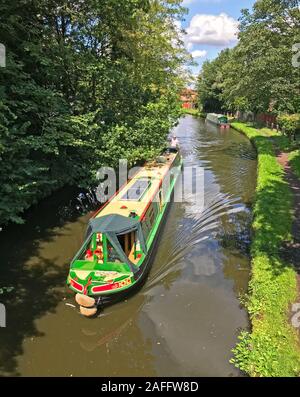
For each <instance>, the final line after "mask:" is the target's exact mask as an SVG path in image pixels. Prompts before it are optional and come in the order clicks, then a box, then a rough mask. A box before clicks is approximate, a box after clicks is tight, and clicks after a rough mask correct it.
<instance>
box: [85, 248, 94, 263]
mask: <svg viewBox="0 0 300 397" xmlns="http://www.w3.org/2000/svg"><path fill="white" fill-rule="evenodd" d="M85 259H86V260H87V261H92V260H93V251H92V250H91V249H90V248H88V249H87V250H86V253H85Z"/></svg>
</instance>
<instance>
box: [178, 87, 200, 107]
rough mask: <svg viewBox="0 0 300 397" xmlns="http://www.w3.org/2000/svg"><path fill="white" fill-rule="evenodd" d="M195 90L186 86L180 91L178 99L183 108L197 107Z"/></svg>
mask: <svg viewBox="0 0 300 397" xmlns="http://www.w3.org/2000/svg"><path fill="white" fill-rule="evenodd" d="M197 99H198V96H197V91H195V90H192V89H191V88H186V89H184V90H183V91H182V92H181V95H180V100H181V102H182V107H183V108H184V109H195V108H196V107H197V105H198V104H197Z"/></svg>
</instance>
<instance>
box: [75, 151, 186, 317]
mask: <svg viewBox="0 0 300 397" xmlns="http://www.w3.org/2000/svg"><path fill="white" fill-rule="evenodd" d="M181 168H182V158H181V155H180V151H179V150H178V149H176V148H169V149H167V150H166V151H164V153H163V154H162V155H161V156H159V157H158V158H157V159H156V160H155V161H152V162H148V163H146V164H145V165H144V166H143V167H141V168H139V170H138V172H137V173H136V174H135V175H134V176H133V177H132V178H131V179H129V180H128V181H127V183H126V185H125V186H124V187H122V188H121V189H120V190H119V191H118V192H117V193H116V194H115V195H114V196H113V197H112V198H111V199H110V200H109V201H108V202H107V203H106V204H104V206H103V207H101V208H100V209H99V210H98V211H97V212H96V213H95V214H94V216H93V217H92V218H91V219H90V221H89V223H88V226H87V232H86V237H85V241H84V243H83V245H82V247H81V248H80V250H79V251H78V253H77V254H76V255H75V257H74V259H73V260H72V262H71V265H70V271H69V275H68V279H67V285H68V286H69V288H70V289H71V290H72V291H74V292H75V293H76V297H75V299H76V302H77V303H78V304H79V305H80V311H81V313H82V314H83V315H86V316H93V315H94V314H96V312H97V307H98V306H100V305H101V304H102V302H103V301H107V300H110V299H109V298H112V297H116V296H117V295H118V294H122V296H123V295H124V293H127V292H129V290H131V289H133V288H134V287H135V286H136V285H138V284H139V283H141V282H142V280H143V279H145V276H146V275H147V273H148V271H149V269H150V266H151V260H150V259H151V253H152V251H153V248H154V245H155V243H156V241H157V239H158V231H159V229H160V226H161V225H162V223H163V219H164V215H165V214H166V210H167V207H168V205H169V203H170V201H171V196H172V193H173V191H174V186H175V183H176V180H177V179H178V177H179V175H180V174H181Z"/></svg>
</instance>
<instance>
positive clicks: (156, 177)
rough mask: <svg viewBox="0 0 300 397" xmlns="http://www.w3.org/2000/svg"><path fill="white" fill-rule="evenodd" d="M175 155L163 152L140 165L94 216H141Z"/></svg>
mask: <svg viewBox="0 0 300 397" xmlns="http://www.w3.org/2000/svg"><path fill="white" fill-rule="evenodd" d="M176 156H177V153H168V154H163V155H162V156H159V157H158V159H157V160H156V161H154V162H148V163H146V164H145V165H144V166H143V167H140V168H139V170H138V171H137V173H136V174H135V175H134V176H133V177H132V178H131V179H130V180H129V181H128V182H127V184H126V185H125V186H124V187H122V188H121V189H120V190H119V191H118V192H117V194H116V195H115V196H114V197H113V198H112V199H111V200H110V201H109V203H108V204H107V205H105V206H104V207H103V208H102V209H100V211H99V212H98V213H97V214H96V217H95V218H100V217H103V216H106V215H111V214H117V215H122V216H125V217H129V215H130V214H131V213H132V212H135V213H136V215H137V216H139V217H141V216H142V215H143V213H144V211H145V210H146V209H147V206H148V204H149V201H152V200H153V198H154V196H155V194H156V192H157V191H158V189H159V187H160V185H161V183H162V181H163V179H164V177H165V176H166V175H167V173H168V171H169V170H170V167H171V165H172V163H173V161H174V160H175V158H176ZM162 158H163V159H162Z"/></svg>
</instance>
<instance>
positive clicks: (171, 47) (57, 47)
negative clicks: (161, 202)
mask: <svg viewBox="0 0 300 397" xmlns="http://www.w3.org/2000/svg"><path fill="white" fill-rule="evenodd" d="M180 4H181V1H180V0H164V1H163V0H126V2H120V1H119V0H101V1H98V0H85V1H67V0H11V1H10V2H2V3H1V4H0V15H1V19H0V42H1V43H3V44H5V46H6V53H7V66H6V68H1V69H0V86H1V89H0V108H1V115H0V161H1V171H2V172H1V175H0V224H4V223H7V222H9V221H17V222H20V221H21V218H20V216H19V214H21V213H22V212H23V211H24V209H26V208H28V207H29V206H30V205H32V204H33V203H36V202H37V201H38V200H39V199H40V198H41V197H44V196H45V195H48V194H50V193H51V192H52V191H54V190H56V189H58V188H59V187H62V186H64V185H66V184H78V183H79V184H80V185H82V186H83V185H87V184H90V183H91V182H92V181H93V178H95V175H96V170H97V169H98V168H99V166H101V165H103V164H107V165H114V164H115V163H116V161H117V158H118V157H119V156H122V157H124V156H125V157H128V158H129V160H130V162H134V161H139V160H143V159H145V158H148V157H149V156H151V155H154V154H155V153H157V152H158V151H159V150H160V149H161V147H162V143H163V141H164V139H165V138H166V135H167V133H168V131H169V129H170V128H171V127H172V125H173V123H174V120H175V117H176V116H177V114H179V112H177V111H178V103H179V101H178V100H177V99H178V98H177V93H178V91H179V88H180V87H181V86H182V84H183V82H182V79H181V77H180V76H178V74H177V71H178V70H179V69H180V68H181V66H182V65H183V64H184V63H185V61H186V59H187V55H186V52H185V50H184V46H183V43H182V42H181V40H180V35H179V33H178V30H177V29H176V28H175V23H174V21H175V20H176V19H180V18H182V16H183V13H184V9H183V8H182V7H181V5H180Z"/></svg>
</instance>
